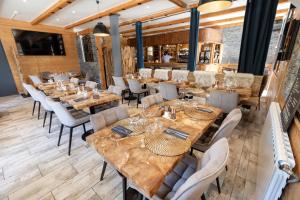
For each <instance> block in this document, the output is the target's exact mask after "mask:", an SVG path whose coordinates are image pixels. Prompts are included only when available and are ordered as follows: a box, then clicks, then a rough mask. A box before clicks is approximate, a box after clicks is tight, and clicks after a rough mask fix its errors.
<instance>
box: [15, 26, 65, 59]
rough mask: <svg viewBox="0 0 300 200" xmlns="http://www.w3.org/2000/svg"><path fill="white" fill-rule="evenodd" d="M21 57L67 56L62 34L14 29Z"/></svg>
mask: <svg viewBox="0 0 300 200" xmlns="http://www.w3.org/2000/svg"><path fill="white" fill-rule="evenodd" d="M12 33H13V35H14V38H15V41H16V44H17V50H18V53H19V55H25V56H26V55H29V56H36V55H38V56H49V55H51V56H64V55H66V52H65V47H64V41H63V37H62V35H61V34H57V33H46V32H36V31H27V30H19V29H12Z"/></svg>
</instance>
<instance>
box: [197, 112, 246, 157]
mask: <svg viewBox="0 0 300 200" xmlns="http://www.w3.org/2000/svg"><path fill="white" fill-rule="evenodd" d="M241 118H242V112H241V110H240V109H239V108H236V109H234V110H232V111H231V112H230V113H229V114H228V115H227V117H226V118H225V119H224V121H223V122H222V124H221V126H220V127H219V128H218V130H217V131H216V132H214V131H213V130H210V129H208V131H206V132H205V133H204V134H203V135H202V136H201V137H200V139H199V140H198V141H197V142H196V143H195V144H194V145H193V146H192V150H191V153H192V151H193V149H196V150H198V151H201V152H205V151H206V150H207V149H208V148H209V147H210V146H211V145H213V144H214V143H216V142H217V141H218V140H220V139H222V138H229V137H230V136H231V134H232V133H233V129H234V128H235V127H236V126H237V125H238V123H239V122H240V121H241Z"/></svg>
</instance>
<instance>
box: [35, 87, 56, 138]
mask: <svg viewBox="0 0 300 200" xmlns="http://www.w3.org/2000/svg"><path fill="white" fill-rule="evenodd" d="M36 92H37V98H38V99H39V101H40V102H41V104H42V107H43V108H44V111H45V114H44V121H43V127H45V122H46V119H47V114H48V113H49V114H50V122H49V130H48V132H49V133H50V132H51V124H52V115H53V109H52V108H51V106H50V105H49V104H48V103H47V100H46V99H47V96H46V95H45V94H44V93H43V92H42V91H36Z"/></svg>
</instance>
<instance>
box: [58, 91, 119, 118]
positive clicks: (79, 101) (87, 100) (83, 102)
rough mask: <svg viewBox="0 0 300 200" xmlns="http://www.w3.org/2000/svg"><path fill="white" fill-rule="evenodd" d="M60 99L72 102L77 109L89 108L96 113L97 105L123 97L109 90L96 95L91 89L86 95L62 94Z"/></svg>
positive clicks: (92, 112)
mask: <svg viewBox="0 0 300 200" xmlns="http://www.w3.org/2000/svg"><path fill="white" fill-rule="evenodd" d="M60 100H61V101H62V102H66V103H68V104H70V105H71V106H72V107H73V108H74V109H76V110H83V109H85V108H88V109H89V110H90V113H91V114H95V107H96V106H101V105H104V104H107V103H111V102H114V101H120V100H121V97H120V96H118V95H116V94H113V93H110V92H107V91H102V92H100V94H99V96H97V97H95V95H94V94H93V92H92V91H89V92H87V96H86V97H83V96H81V95H77V94H73V95H67V96H61V97H60Z"/></svg>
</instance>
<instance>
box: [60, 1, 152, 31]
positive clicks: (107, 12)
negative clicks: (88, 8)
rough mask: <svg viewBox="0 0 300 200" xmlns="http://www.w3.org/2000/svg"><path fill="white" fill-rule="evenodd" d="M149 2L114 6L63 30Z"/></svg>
mask: <svg viewBox="0 0 300 200" xmlns="http://www.w3.org/2000/svg"><path fill="white" fill-rule="evenodd" d="M149 1H151V0H130V1H127V2H126V3H122V4H119V5H117V6H114V7H112V8H110V9H107V10H104V11H102V12H99V13H97V14H95V15H92V16H89V17H86V18H84V19H82V20H79V21H77V22H75V23H72V24H70V25H67V26H66V27H65V29H70V28H74V27H76V26H79V25H82V24H85V23H88V22H91V21H94V20H96V19H99V18H102V17H105V16H108V15H111V14H114V13H118V12H120V11H122V10H126V9H129V8H133V7H135V6H138V5H140V4H143V3H147V2H149Z"/></svg>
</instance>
